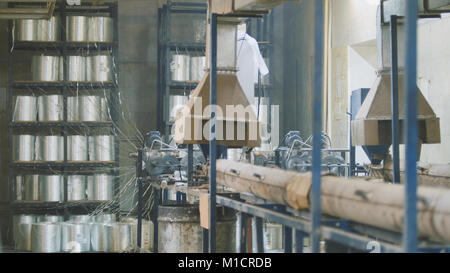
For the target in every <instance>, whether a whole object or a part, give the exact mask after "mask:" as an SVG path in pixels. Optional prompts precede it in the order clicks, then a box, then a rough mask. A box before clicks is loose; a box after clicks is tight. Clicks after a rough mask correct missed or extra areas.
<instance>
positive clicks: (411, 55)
mask: <svg viewBox="0 0 450 273" xmlns="http://www.w3.org/2000/svg"><path fill="white" fill-rule="evenodd" d="M417 10H418V4H417V1H407V4H406V18H405V27H406V45H407V46H406V60H405V90H404V93H405V98H406V99H405V102H404V103H405V109H406V122H405V130H404V131H405V135H406V141H405V143H406V164H405V165H406V181H405V195H406V196H405V204H404V207H405V212H404V213H405V217H404V219H405V220H404V224H403V244H404V248H405V252H416V251H417V169H416V167H417V149H418V147H417V145H418V133H417V83H416V79H417Z"/></svg>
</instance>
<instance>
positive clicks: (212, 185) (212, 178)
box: [209, 13, 217, 253]
mask: <svg viewBox="0 0 450 273" xmlns="http://www.w3.org/2000/svg"><path fill="white" fill-rule="evenodd" d="M210 58H211V60H210V66H209V67H210V71H211V77H210V80H211V81H210V90H209V92H210V105H211V124H210V125H211V127H210V139H211V140H210V141H209V161H210V165H211V168H210V172H209V252H210V253H215V252H216V154H217V151H216V149H217V145H216V144H217V143H216V122H217V120H216V106H217V14H213V13H211V54H210Z"/></svg>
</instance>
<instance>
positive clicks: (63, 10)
mask: <svg viewBox="0 0 450 273" xmlns="http://www.w3.org/2000/svg"><path fill="white" fill-rule="evenodd" d="M90 4H91V3H89V2H86V3H83V5H81V6H67V5H66V4H65V1H60V2H57V3H56V8H55V12H57V13H59V14H60V16H61V25H62V26H63V27H61V33H60V35H61V41H55V42H32V41H17V42H13V33H12V24H13V22H12V21H10V22H9V42H8V46H9V49H12V50H10V52H9V54H8V81H9V84H8V105H9V117H8V118H9V122H10V123H9V136H10V137H9V143H10V147H11V148H10V152H9V158H10V162H11V163H10V173H9V182H10V199H12V198H13V197H14V196H15V195H14V183H13V181H14V177H15V174H16V173H18V172H24V173H36V172H45V171H47V172H48V170H52V169H54V170H58V171H62V172H64V189H65V191H64V200H67V175H66V173H75V172H80V171H81V172H88V173H95V172H96V171H97V170H98V168H108V172H109V173H111V175H114V177H115V178H114V187H113V188H114V192H115V193H117V192H119V191H118V189H119V184H120V181H119V144H120V139H119V137H118V129H117V128H116V124H117V122H118V119H119V113H118V111H119V107H120V105H119V102H118V98H117V97H118V92H119V87H118V78H117V73H114V80H113V81H111V82H68V81H66V80H63V81H58V82H40V81H21V80H20V81H18V80H14V72H13V55H14V53H15V52H18V51H31V52H42V51H46V50H51V51H56V52H58V53H60V54H61V56H68V55H69V54H70V53H71V52H78V51H80V50H81V51H86V52H88V51H110V52H111V55H112V57H113V66H114V67H118V65H117V60H118V41H117V38H118V2H117V1H105V2H104V3H102V5H99V6H94V5H92V6H91V5H90ZM9 5H13V4H12V3H9ZM97 12H101V13H107V14H109V16H110V17H112V18H113V22H114V23H113V24H114V25H113V37H114V39H115V40H114V41H113V42H100V43H98V42H95V43H94V42H69V41H66V40H65V39H66V33H65V22H66V14H67V13H70V14H76V13H97ZM114 72H117V71H114ZM65 73H67V72H66V71H65ZM65 76H67V75H65ZM65 78H67V77H65ZM56 88H58V90H59V93H60V94H61V95H63V101H64V114H63V116H64V119H63V121H62V122H13V113H14V112H13V111H14V109H13V96H14V94H15V91H16V90H17V89H22V90H32V89H40V90H44V91H47V90H49V89H50V90H52V89H56ZM80 88H89V89H90V90H92V92H98V91H99V90H103V89H108V90H109V92H110V93H109V99H108V101H109V109H110V115H111V121H106V122H68V121H67V96H68V93H69V92H70V91H71V90H74V89H75V90H76V89H80ZM46 128H57V129H59V130H61V134H62V136H63V137H64V161H63V162H13V161H12V153H13V151H12V135H13V133H14V131H16V130H20V129H26V130H33V131H34V130H36V131H39V130H42V129H46ZM70 128H79V129H86V130H90V129H93V128H105V129H109V130H110V132H111V134H113V135H114V136H115V160H114V161H112V162H96V161H87V162H68V161H67V145H66V144H67V135H68V130H69V129H70ZM107 203H109V204H108V208H109V209H110V210H114V209H116V208H117V207H118V204H117V202H115V201H113V202H110V201H88V200H83V201H63V202H40V201H29V202H28V201H20V202H18V201H10V206H9V207H10V213H11V214H14V213H17V212H20V213H30V212H34V213H42V212H53V213H58V214H64V215H65V216H67V215H69V213H89V212H92V211H93V210H95V209H96V208H97V207H98V206H99V205H104V204H107Z"/></svg>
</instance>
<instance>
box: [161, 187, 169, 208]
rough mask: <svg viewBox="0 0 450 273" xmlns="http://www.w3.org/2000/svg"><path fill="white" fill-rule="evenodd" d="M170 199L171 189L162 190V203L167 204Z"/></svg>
mask: <svg viewBox="0 0 450 273" xmlns="http://www.w3.org/2000/svg"><path fill="white" fill-rule="evenodd" d="M168 201H169V191H168V190H167V189H163V190H162V204H163V205H167V203H168Z"/></svg>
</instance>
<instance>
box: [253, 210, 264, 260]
mask: <svg viewBox="0 0 450 273" xmlns="http://www.w3.org/2000/svg"><path fill="white" fill-rule="evenodd" d="M255 228H256V234H255V236H256V253H264V234H263V219H262V218H261V217H257V216H255Z"/></svg>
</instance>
